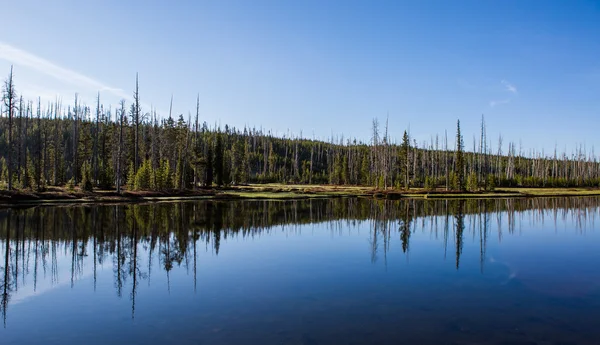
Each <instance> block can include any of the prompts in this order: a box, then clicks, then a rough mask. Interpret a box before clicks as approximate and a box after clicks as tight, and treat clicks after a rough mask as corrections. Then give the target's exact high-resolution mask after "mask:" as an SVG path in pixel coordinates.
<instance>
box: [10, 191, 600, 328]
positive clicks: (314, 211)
mask: <svg viewBox="0 0 600 345" xmlns="http://www.w3.org/2000/svg"><path fill="white" fill-rule="evenodd" d="M599 205H600V198H594V197H590V198H544V199H492V200H474V199H473V200H438V201H431V200H417V199H401V200H394V201H392V200H368V199H358V198H339V199H314V200H312V199H309V200H293V201H286V202H282V201H266V200H265V201H194V202H180V203H148V204H126V205H124V204H116V205H109V206H68V207H66V206H62V207H41V206H40V207H33V208H19V209H17V208H15V209H2V210H0V255H1V258H2V259H1V260H0V271H1V273H0V274H1V276H0V289H1V293H2V297H1V303H0V308H1V309H0V312H1V315H2V317H3V320H4V323H6V315H7V309H8V308H9V306H10V301H11V297H12V296H13V295H15V294H17V293H18V291H19V289H20V288H21V287H22V285H23V284H28V282H29V281H31V283H32V286H33V290H34V291H37V290H38V289H39V288H40V286H41V284H44V285H46V286H47V285H50V286H52V285H56V284H58V283H59V280H60V279H69V277H70V285H71V286H75V285H76V284H77V282H78V280H80V279H82V277H84V275H85V273H86V272H87V274H90V278H92V279H93V287H94V289H96V284H97V281H98V280H99V279H101V277H102V276H101V274H100V273H99V272H101V271H102V270H101V267H102V266H104V265H111V266H112V267H111V271H112V279H113V284H114V288H115V291H116V294H117V296H118V297H122V296H123V294H124V293H125V294H126V295H128V297H129V300H130V302H131V316H132V318H133V317H135V311H136V298H137V295H138V290H139V289H140V284H141V283H142V281H144V280H147V284H148V285H150V284H151V277H152V273H153V270H156V269H157V267H158V269H159V271H164V274H165V275H166V277H167V289H169V290H170V288H171V272H172V271H173V270H174V269H175V268H176V267H179V266H182V265H184V268H185V269H186V271H187V272H188V274H189V275H191V276H192V277H191V278H190V279H193V289H194V291H196V288H197V278H198V277H197V274H198V262H197V260H198V252H199V251H202V250H203V248H208V250H211V251H212V252H213V253H214V254H215V255H219V254H221V246H224V245H226V243H227V240H228V239H230V238H235V237H242V238H247V237H250V238H255V237H259V236H264V235H268V234H269V233H270V231H271V230H270V229H272V228H274V227H276V226H284V225H285V227H282V231H290V232H292V231H298V230H297V229H299V228H298V227H299V226H300V225H303V224H311V223H324V224H327V226H329V227H330V229H331V231H332V234H334V232H335V234H337V235H343V231H342V230H343V229H353V228H360V227H361V226H363V225H369V226H368V228H369V233H368V235H367V234H365V235H364V236H368V237H367V238H368V241H369V249H368V250H369V251H370V254H371V260H372V261H373V262H377V259H378V257H379V256H381V255H383V258H384V261H385V262H384V263H385V264H386V265H387V261H388V252H389V251H390V250H401V251H402V253H404V255H409V253H410V252H411V250H414V248H413V246H411V238H412V235H413V234H414V233H415V232H417V231H430V232H431V236H432V238H436V239H437V238H438V232H443V238H442V239H441V240H442V241H443V246H444V253H446V249H447V246H448V245H449V243H452V242H451V241H452V237H454V247H455V266H456V269H460V264H461V255H462V252H463V242H464V237H465V232H467V233H471V234H472V235H473V238H477V240H478V243H479V261H480V267H481V271H482V272H483V269H484V263H485V261H486V247H487V242H488V238H489V236H490V230H489V229H490V224H489V223H490V219H496V220H497V226H495V228H497V231H498V240H499V241H501V240H502V236H503V235H502V231H503V227H504V226H506V227H508V234H513V233H514V232H515V231H516V229H518V224H519V221H520V218H521V217H520V216H519V214H520V213H523V212H526V213H528V214H530V215H531V217H529V219H532V221H533V222H536V221H544V219H545V218H548V217H552V218H553V220H554V224H556V222H557V219H564V220H566V219H568V218H569V217H570V218H572V219H573V221H574V224H575V226H576V227H577V229H584V228H586V227H592V228H593V223H592V222H593V221H594V218H595V216H596V215H597V213H598V206H599ZM494 216H495V218H494ZM590 224H591V225H590ZM467 225H468V226H467ZM555 226H556V225H555ZM578 231H583V230H578ZM361 235H362V234H361ZM395 242H397V246H396V244H395ZM475 243H477V242H475ZM450 246H452V244H450ZM390 257H391V256H390ZM61 258H62V259H66V262H68V263H69V265H68V266H67V265H66V264H65V261H63V260H60V261H59V259H61ZM69 259H70V260H69ZM69 261H70V262H69ZM59 262H63V264H61V265H59ZM157 262H158V263H157ZM59 266H60V267H59ZM62 266H66V267H62ZM69 270H70V271H69ZM190 271H191V272H190ZM47 272H48V273H49V274H47ZM61 272H62V274H63V275H62V276H61V275H60V274H59V273H61ZM109 272H110V271H109ZM68 273H70V276H69V275H67V274H68ZM159 273H160V272H159ZM109 274H110V273H109ZM61 277H63V278H61Z"/></svg>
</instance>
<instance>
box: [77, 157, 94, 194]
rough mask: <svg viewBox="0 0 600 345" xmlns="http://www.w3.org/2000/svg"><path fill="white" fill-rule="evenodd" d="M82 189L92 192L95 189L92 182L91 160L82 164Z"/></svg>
mask: <svg viewBox="0 0 600 345" xmlns="http://www.w3.org/2000/svg"><path fill="white" fill-rule="evenodd" d="M80 186H81V189H83V190H84V191H86V192H91V191H93V189H94V185H93V184H92V168H91V165H90V162H89V161H87V160H86V161H85V162H83V165H82V166H81V185H80Z"/></svg>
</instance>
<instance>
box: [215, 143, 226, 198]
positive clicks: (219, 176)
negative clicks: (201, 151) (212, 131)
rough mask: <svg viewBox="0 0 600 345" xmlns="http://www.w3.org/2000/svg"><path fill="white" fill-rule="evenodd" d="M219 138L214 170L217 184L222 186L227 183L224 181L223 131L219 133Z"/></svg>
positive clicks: (216, 145)
mask: <svg viewBox="0 0 600 345" xmlns="http://www.w3.org/2000/svg"><path fill="white" fill-rule="evenodd" d="M216 135H217V140H216V144H215V159H214V170H215V180H216V183H217V186H219V187H221V186H223V184H224V183H225V181H224V177H225V176H224V171H223V169H224V167H223V158H224V157H223V155H224V152H223V138H222V135H221V133H217V134H216Z"/></svg>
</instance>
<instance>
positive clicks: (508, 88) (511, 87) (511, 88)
mask: <svg viewBox="0 0 600 345" xmlns="http://www.w3.org/2000/svg"><path fill="white" fill-rule="evenodd" d="M501 83H502V85H504V87H505V88H506V91H508V92H511V93H514V94H515V95H516V94H517V93H518V91H517V87H516V86H514V85H513V84H511V83H509V82H508V81H506V80H502V81H501Z"/></svg>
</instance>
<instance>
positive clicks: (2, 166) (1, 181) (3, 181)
mask: <svg viewBox="0 0 600 345" xmlns="http://www.w3.org/2000/svg"><path fill="white" fill-rule="evenodd" d="M6 188H8V166H7V165H6V159H4V157H0V189H6Z"/></svg>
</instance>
